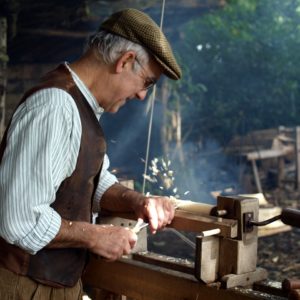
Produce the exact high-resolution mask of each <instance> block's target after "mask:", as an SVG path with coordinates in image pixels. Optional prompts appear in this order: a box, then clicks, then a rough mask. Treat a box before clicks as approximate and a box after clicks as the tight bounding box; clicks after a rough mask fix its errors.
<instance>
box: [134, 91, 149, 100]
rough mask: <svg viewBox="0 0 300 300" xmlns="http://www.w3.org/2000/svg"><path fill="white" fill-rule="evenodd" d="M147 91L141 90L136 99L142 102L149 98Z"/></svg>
mask: <svg viewBox="0 0 300 300" xmlns="http://www.w3.org/2000/svg"><path fill="white" fill-rule="evenodd" d="M147 92H148V91H147V90H140V91H139V92H137V93H136V98H138V99H140V100H144V99H145V98H146V96H147Z"/></svg>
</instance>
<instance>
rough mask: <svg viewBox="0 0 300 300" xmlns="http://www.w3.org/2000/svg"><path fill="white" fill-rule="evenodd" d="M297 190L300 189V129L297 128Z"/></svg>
mask: <svg viewBox="0 0 300 300" xmlns="http://www.w3.org/2000/svg"><path fill="white" fill-rule="evenodd" d="M296 189H297V190H299V189H300V127H299V126H297V127H296Z"/></svg>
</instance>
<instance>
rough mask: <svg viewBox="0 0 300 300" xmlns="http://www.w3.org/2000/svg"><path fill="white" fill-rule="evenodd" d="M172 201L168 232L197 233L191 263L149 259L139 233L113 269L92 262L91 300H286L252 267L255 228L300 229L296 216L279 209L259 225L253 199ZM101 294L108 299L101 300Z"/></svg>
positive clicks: (120, 221) (119, 220) (116, 220)
mask: <svg viewBox="0 0 300 300" xmlns="http://www.w3.org/2000/svg"><path fill="white" fill-rule="evenodd" d="M174 201H175V205H176V207H177V209H176V213H175V217H174V220H173V222H172V224H170V227H171V228H173V229H175V230H178V231H186V232H194V233H196V240H195V261H194V262H186V261H185V260H179V259H170V258H169V257H164V256H162V255H155V254H153V253H149V252H148V251H147V229H146V228H144V229H142V230H141V231H140V232H139V233H138V234H139V240H138V243H137V245H136V247H135V249H134V251H133V252H134V253H133V254H132V255H130V256H128V257H124V258H122V259H120V260H118V261H116V262H114V263H108V262H105V261H104V260H103V259H101V258H99V257H95V256H93V257H92V259H91V261H90V262H89V265H88V267H87V271H86V273H85V275H84V277H83V282H84V285H85V286H86V287H87V289H89V290H90V291H91V293H93V297H94V298H93V299H99V300H100V299H101V300H103V299H126V297H129V298H128V299H134V300H141V299H143V300H144V299H148V300H164V299H166V300H168V299H170V300H176V299H178V300H179V299H185V300H187V299H194V300H196V299H212V300H213V299H222V300H226V299H241V300H242V299H274V300H275V299H276V300H279V299H289V298H288V297H289V294H291V293H288V292H287V291H286V289H282V288H281V284H279V283H277V285H276V284H274V283H272V284H270V283H269V282H268V280H267V277H268V274H267V271H266V270H265V269H262V268H258V267H257V245H258V234H257V232H258V228H257V227H258V226H263V225H265V224H267V223H270V222H273V221H275V220H278V219H281V220H282V221H283V222H284V223H285V224H289V225H292V226H297V227H300V212H299V211H297V210H294V209H283V210H282V213H281V214H280V215H279V216H276V217H275V218H272V219H270V220H266V221H264V222H261V221H258V214H259V204H258V199H256V198H251V197H243V196H230V197H223V196H219V197H218V198H217V205H216V206H213V205H208V204H203V203H195V202H191V201H185V200H174ZM101 223H108V224H114V225H121V226H126V227H130V228H134V227H135V225H136V220H134V219H133V218H132V216H118V217H116V216H105V217H101ZM135 228H136V227H135ZM157 234H159V233H157ZM100 291H101V292H100ZM104 291H106V293H110V294H111V295H112V297H111V298H105V297H107V296H103V295H104V294H105V293H104ZM103 293H104V294H103ZM293 293H294V291H293ZM105 295H107V294H105ZM121 295H123V296H121ZM125 296H126V297H125ZM120 297H125V298H120Z"/></svg>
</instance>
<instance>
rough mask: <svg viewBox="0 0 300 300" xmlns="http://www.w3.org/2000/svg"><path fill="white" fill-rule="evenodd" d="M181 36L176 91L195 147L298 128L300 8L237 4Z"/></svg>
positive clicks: (257, 0) (268, 1)
mask: <svg viewBox="0 0 300 300" xmlns="http://www.w3.org/2000/svg"><path fill="white" fill-rule="evenodd" d="M181 30H182V35H183V36H184V39H183V40H182V41H181V42H180V47H179V50H178V51H179V56H180V62H181V65H183V70H184V79H183V80H182V81H181V82H180V83H178V84H177V85H176V88H175V90H176V97H177V98H180V100H181V103H182V104H181V107H182V108H183V112H184V118H183V129H184V130H185V131H186V132H190V135H189V139H190V140H192V141H199V140H202V139H203V138H205V137H209V138H211V137H214V138H215V139H217V140H218V141H219V142H221V143H222V144H224V143H226V142H227V141H228V140H229V139H230V138H231V137H232V136H233V135H235V134H245V133H247V132H248V131H250V130H255V129H262V128H271V127H277V126H279V125H285V126H294V125H299V121H300V54H299V53H300V51H299V49H300V0H285V1H282V0H264V1H262V0H231V1H228V5H226V6H225V7H224V8H223V9H220V10H215V11H212V12H210V13H208V14H206V15H203V16H201V17H199V18H197V19H194V20H192V21H190V22H188V23H187V24H185V25H184V27H183V28H181ZM176 97H175V98H176Z"/></svg>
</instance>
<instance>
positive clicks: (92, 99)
mask: <svg viewBox="0 0 300 300" xmlns="http://www.w3.org/2000/svg"><path fill="white" fill-rule="evenodd" d="M65 66H66V67H67V69H68V70H69V71H70V73H71V75H72V78H73V80H74V82H75V84H76V86H77V87H78V88H79V90H80V91H81V93H82V94H83V95H84V97H85V98H86V100H87V102H88V103H89V105H90V106H91V108H92V109H93V111H94V113H95V115H96V116H97V117H98V118H100V117H101V115H102V114H103V112H104V109H103V108H102V107H101V106H100V105H99V103H98V102H97V100H96V98H95V97H94V95H93V94H92V92H91V91H90V90H89V89H88V88H87V86H86V85H85V84H84V83H83V81H82V80H81V79H80V78H79V77H78V75H77V74H76V73H75V72H74V71H73V70H72V69H71V68H70V66H69V64H68V63H67V62H65Z"/></svg>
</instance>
